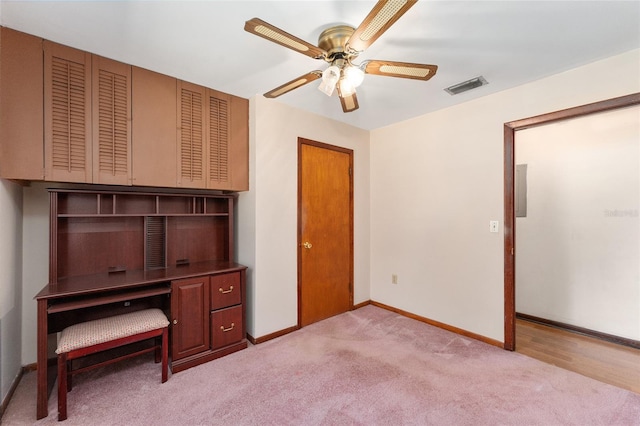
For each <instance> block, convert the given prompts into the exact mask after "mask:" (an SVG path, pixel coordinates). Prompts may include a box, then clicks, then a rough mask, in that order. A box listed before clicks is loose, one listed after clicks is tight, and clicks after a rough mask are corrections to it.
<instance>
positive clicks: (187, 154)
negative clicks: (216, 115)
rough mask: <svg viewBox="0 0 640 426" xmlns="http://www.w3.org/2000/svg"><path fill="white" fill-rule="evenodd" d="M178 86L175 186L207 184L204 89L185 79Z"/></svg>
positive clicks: (203, 186) (190, 186) (198, 186)
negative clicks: (176, 178) (176, 184)
mask: <svg viewBox="0 0 640 426" xmlns="http://www.w3.org/2000/svg"><path fill="white" fill-rule="evenodd" d="M177 86H178V90H177V110H178V116H177V129H178V132H177V138H178V144H177V145H178V146H177V160H178V186H179V187H184V188H206V187H207V181H206V176H207V169H206V167H207V163H208V161H207V149H206V143H207V141H206V140H205V139H208V137H207V134H206V133H207V132H206V131H205V129H206V128H207V118H208V117H207V116H206V111H205V106H206V102H205V100H206V89H205V88H204V87H202V86H198V85H195V84H191V83H187V82H184V81H178V85H177Z"/></svg>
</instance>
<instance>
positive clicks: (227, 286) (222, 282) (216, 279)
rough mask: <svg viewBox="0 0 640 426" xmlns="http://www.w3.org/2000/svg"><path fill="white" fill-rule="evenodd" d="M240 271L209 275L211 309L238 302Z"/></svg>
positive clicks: (237, 303)
mask: <svg viewBox="0 0 640 426" xmlns="http://www.w3.org/2000/svg"><path fill="white" fill-rule="evenodd" d="M240 296H241V295H240V273H239V272H234V273H231V274H222V275H213V276H211V310H216V309H220V308H226V307H228V306H233V305H239V304H240V300H241V297H240Z"/></svg>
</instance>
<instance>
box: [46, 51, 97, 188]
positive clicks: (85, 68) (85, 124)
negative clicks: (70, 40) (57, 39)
mask: <svg viewBox="0 0 640 426" xmlns="http://www.w3.org/2000/svg"><path fill="white" fill-rule="evenodd" d="M43 44H44V119H45V120H44V157H45V180H52V181H61V182H91V181H92V162H91V54H89V53H87V52H83V51H81V50H77V49H73V48H70V47H67V46H62V45H59V44H56V43H52V42H49V41H47V40H45V41H44V42H43Z"/></svg>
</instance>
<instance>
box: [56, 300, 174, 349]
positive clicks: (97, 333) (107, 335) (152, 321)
mask: <svg viewBox="0 0 640 426" xmlns="http://www.w3.org/2000/svg"><path fill="white" fill-rule="evenodd" d="M168 325H169V320H167V317H166V316H165V314H164V313H163V312H162V311H161V310H160V309H145V310H142V311H136V312H131V313H128V314H123V315H116V316H113V317H107V318H102V319H98V320H94V321H87V322H82V323H79V324H74V325H72V326H69V327H67V328H65V329H64V330H62V333H61V334H60V340H59V341H58V349H56V353H57V354H61V353H65V352H70V351H73V350H75V349H80V348H85V347H88V346H93V345H97V344H100V343H104V342H109V341H111V340H115V339H120V338H122V337H128V336H133V335H134V334H140V333H144V332H146V331H151V330H156V329H159V328H164V327H167V326H168Z"/></svg>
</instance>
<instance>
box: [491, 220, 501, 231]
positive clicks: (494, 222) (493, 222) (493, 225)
mask: <svg viewBox="0 0 640 426" xmlns="http://www.w3.org/2000/svg"><path fill="white" fill-rule="evenodd" d="M498 223H499V222H498V221H497V220H491V221H489V232H498Z"/></svg>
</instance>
